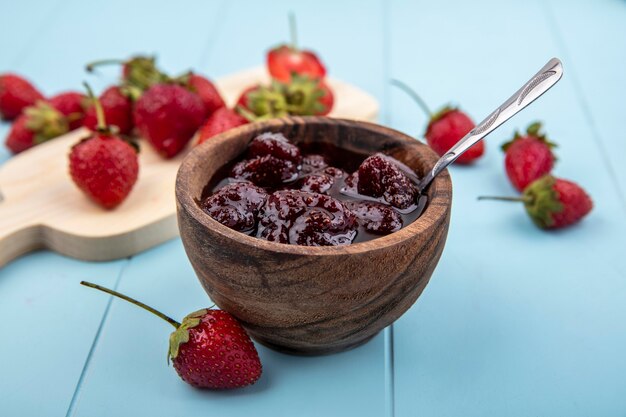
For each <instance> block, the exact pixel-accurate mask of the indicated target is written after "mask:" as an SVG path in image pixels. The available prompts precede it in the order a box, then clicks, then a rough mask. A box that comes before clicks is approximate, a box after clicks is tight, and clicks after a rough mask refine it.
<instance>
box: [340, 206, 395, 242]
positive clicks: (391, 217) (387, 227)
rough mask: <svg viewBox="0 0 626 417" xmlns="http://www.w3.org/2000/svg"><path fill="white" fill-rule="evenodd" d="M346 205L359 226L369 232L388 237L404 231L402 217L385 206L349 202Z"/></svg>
mask: <svg viewBox="0 0 626 417" xmlns="http://www.w3.org/2000/svg"><path fill="white" fill-rule="evenodd" d="M345 205H346V207H348V208H349V209H350V211H352V213H354V215H355V216H356V218H357V221H358V222H359V224H361V225H362V226H363V227H365V229H367V230H368V231H369V232H372V233H376V234H382V235H386V234H389V233H393V232H397V231H398V230H400V229H402V216H400V214H399V213H398V212H397V211H396V210H394V209H393V208H392V207H389V206H387V205H385V204H380V203H374V202H368V201H348V202H346V203H345Z"/></svg>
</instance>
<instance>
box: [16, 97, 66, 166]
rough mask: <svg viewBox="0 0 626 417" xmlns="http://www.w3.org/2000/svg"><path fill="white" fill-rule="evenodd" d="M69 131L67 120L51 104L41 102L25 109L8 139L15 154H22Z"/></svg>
mask: <svg viewBox="0 0 626 417" xmlns="http://www.w3.org/2000/svg"><path fill="white" fill-rule="evenodd" d="M68 131H69V125H68V121H67V118H66V117H65V116H63V115H62V114H61V113H60V112H59V111H58V110H56V109H55V108H53V107H52V106H51V105H50V104H48V103H46V102H44V101H40V102H38V103H37V105H35V106H29V107H26V108H25V109H24V111H23V112H22V114H21V115H20V116H19V117H18V118H17V119H16V120H15V122H14V123H13V126H11V130H10V131H9V134H8V135H7V138H6V146H7V148H9V149H10V150H11V152H13V153H19V152H22V151H24V150H26V149H28V148H31V147H33V146H35V145H38V144H40V143H43V142H45V141H47V140H50V139H53V138H55V137H57V136H61V135H63V134H65V133H67V132H68Z"/></svg>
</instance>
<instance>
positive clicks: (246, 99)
mask: <svg viewBox="0 0 626 417" xmlns="http://www.w3.org/2000/svg"><path fill="white" fill-rule="evenodd" d="M261 88H263V87H262V86H261V85H260V84H257V85H253V86H250V87H248V88H246V89H245V90H243V92H242V93H241V95H240V96H239V98H238V99H237V103H236V104H235V108H238V107H240V108H243V109H244V110H246V111H249V112H253V111H252V107H251V106H252V102H251V100H250V94H251V93H255V92H258V91H259V90H260V89H261ZM253 95H254V94H253Z"/></svg>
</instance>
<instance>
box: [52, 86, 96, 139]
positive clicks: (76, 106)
mask: <svg viewBox="0 0 626 417" xmlns="http://www.w3.org/2000/svg"><path fill="white" fill-rule="evenodd" d="M48 102H49V103H50V105H51V106H52V107H54V108H55V109H57V110H58V111H60V112H61V114H63V115H64V116H65V117H67V120H68V122H69V125H70V130H74V129H78V128H79V127H81V126H82V125H83V120H84V118H85V108H86V106H87V104H88V100H87V97H86V96H85V95H84V94H83V93H79V92H76V91H67V92H65V93H60V94H57V95H55V96H53V97H52V98H50V99H49V100H48Z"/></svg>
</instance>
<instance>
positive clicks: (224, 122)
mask: <svg viewBox="0 0 626 417" xmlns="http://www.w3.org/2000/svg"><path fill="white" fill-rule="evenodd" d="M246 123H248V121H247V120H246V119H245V118H243V117H242V116H240V115H239V114H238V113H237V112H235V111H233V110H230V109H228V108H226V107H222V108H221V109H218V110H217V111H216V112H215V113H213V114H212V115H211V116H210V117H209V118H208V119H207V121H206V122H204V125H202V127H201V128H200V133H199V134H198V142H197V145H199V144H201V143H202V142H205V141H207V140H208V139H210V138H212V137H213V136H215V135H218V134H220V133H222V132H226V131H227V130H229V129H232V128H235V127H237V126H241V125H245V124H246Z"/></svg>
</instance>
